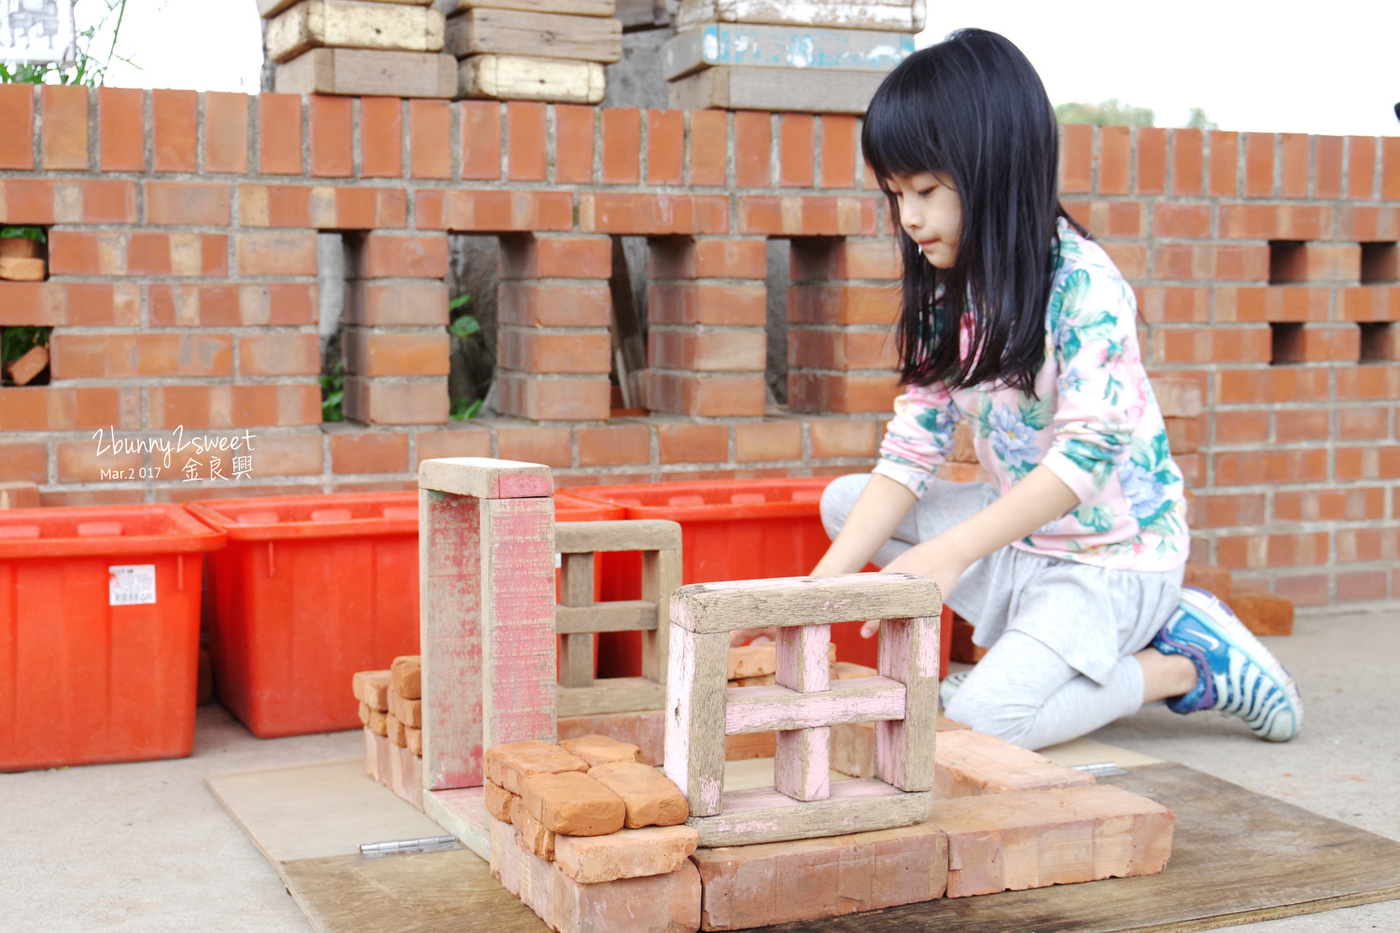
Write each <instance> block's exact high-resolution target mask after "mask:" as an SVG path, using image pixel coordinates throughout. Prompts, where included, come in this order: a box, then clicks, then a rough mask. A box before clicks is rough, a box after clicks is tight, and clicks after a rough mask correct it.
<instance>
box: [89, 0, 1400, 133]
mask: <svg viewBox="0 0 1400 933" xmlns="http://www.w3.org/2000/svg"><path fill="white" fill-rule="evenodd" d="M105 5H106V0H78V6H77V9H78V18H79V28H81V27H82V25H83V17H84V9H85V8H87V9H88V10H96V9H100V8H103V7H105ZM928 8H929V13H928V28H927V29H926V30H925V31H924V32H923V33H921V34H920V35H919V36H918V38H917V42H918V44H919V45H921V46H923V45H929V44H932V43H934V42H937V41H938V40H939V39H941V38H942V37H943V36H944V35H946V34H947V33H948V32H950V31H952V30H953V29H956V28H959V27H962V26H980V27H982V28H984V29H991V30H994V31H996V32H1000V33H1002V34H1003V35H1005V36H1006V37H1007V38H1009V39H1011V40H1012V41H1013V42H1015V43H1016V44H1017V45H1019V46H1020V47H1021V49H1022V51H1024V52H1025V53H1026V56H1027V57H1028V58H1029V59H1030V60H1031V62H1032V64H1034V65H1035V66H1036V69H1037V70H1038V71H1039V72H1040V75H1041V78H1042V79H1043V80H1044V81H1045V85H1046V90H1047V91H1048V92H1049V94H1050V99H1051V100H1052V101H1053V102H1054V103H1056V104H1061V103H1065V102H1067V101H1082V102H1087V103H1098V102H1101V101H1104V100H1107V99H1109V98H1117V99H1119V100H1120V101H1123V102H1125V103H1129V104H1132V105H1135V106H1138V107H1150V108H1152V110H1154V111H1155V112H1156V117H1157V121H1156V122H1157V125H1158V126H1180V125H1182V124H1184V123H1185V122H1186V119H1187V115H1188V113H1189V110H1190V108H1191V107H1201V108H1202V109H1204V110H1205V112H1206V114H1207V116H1208V117H1209V118H1210V119H1211V120H1213V121H1214V122H1215V123H1217V124H1219V125H1220V127H1221V128H1222V129H1229V130H1246V131H1248V130H1255V131H1276V132H1295V133H1319V134H1335V135H1344V134H1354V135H1363V136H1381V135H1387V136H1395V135H1400V122H1397V120H1396V117H1395V113H1394V109H1393V108H1394V105H1395V103H1396V102H1397V101H1400V52H1397V43H1400V0H1328V2H1326V3H1320V2H1316V0H1311V2H1307V3H1304V2H1296V3H1278V2H1272V3H1266V2H1263V0H1172V2H1171V3H1146V2H1142V0H1074V2H1069V3H1047V2H1045V0H928ZM122 33H123V39H122V42H121V44H120V47H119V50H120V51H121V52H122V53H123V54H124V55H126V56H127V57H128V58H130V59H132V61H133V62H135V63H136V65H138V66H139V70H138V69H137V68H132V67H129V66H126V65H122V64H116V65H114V66H113V68H112V70H111V72H110V73H109V77H108V83H109V84H114V85H121V86H127V87H181V88H194V89H196V90H217V91H238V90H242V91H247V92H250V93H253V92H256V91H257V89H258V73H259V69H260V68H261V66H262V48H261V32H260V28H259V22H258V16H257V8H256V4H255V3H254V0H128V9H127V14H126V22H125V23H124V24H123V27H122Z"/></svg>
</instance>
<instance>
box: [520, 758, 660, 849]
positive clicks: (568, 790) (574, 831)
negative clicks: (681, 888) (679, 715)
mask: <svg viewBox="0 0 1400 933" xmlns="http://www.w3.org/2000/svg"><path fill="white" fill-rule="evenodd" d="M603 767H604V768H607V767H617V766H616V765H604V766H603ZM638 767H642V768H645V767H646V765H639V766H638ZM505 786H506V787H507V789H509V785H505ZM519 786H520V791H521V793H520V799H521V800H522V801H523V802H524V804H525V809H526V811H527V812H529V814H530V815H531V816H533V817H534V818H535V819H536V820H539V822H540V825H542V826H543V827H544V828H545V829H548V830H550V831H551V832H556V833H562V834H563V835H565V836H604V835H607V834H608V833H615V832H617V831H618V830H619V829H621V828H622V827H623V825H624V823H625V821H626V818H627V805H626V804H625V803H624V802H623V800H622V798H621V797H619V796H618V795H617V794H616V793H614V792H613V791H612V790H609V789H608V788H607V787H606V786H605V785H603V784H602V783H601V782H600V781H598V780H596V779H595V778H593V777H591V776H590V775H588V774H583V773H581V772H579V771H561V772H557V773H536V774H531V775H529V776H528V777H526V778H524V779H523V780H522V781H521V782H520V785H519Z"/></svg>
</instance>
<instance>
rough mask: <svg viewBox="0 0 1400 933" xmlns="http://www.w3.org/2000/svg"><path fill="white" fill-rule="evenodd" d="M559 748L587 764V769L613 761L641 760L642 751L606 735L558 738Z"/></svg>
mask: <svg viewBox="0 0 1400 933" xmlns="http://www.w3.org/2000/svg"><path fill="white" fill-rule="evenodd" d="M559 747H560V748H563V749H564V750H565V751H567V752H568V753H569V754H571V755H576V756H577V757H579V758H582V759H583V760H584V761H586V762H588V767H589V768H596V767H598V766H599V765H605V764H611V763H612V762H614V761H635V762H640V761H641V760H642V750H641V749H640V748H639V747H637V746H636V745H633V744H632V743H631V742H619V741H618V740H617V739H613V738H609V737H608V736H606V735H597V734H593V735H584V736H580V737H579V738H576V739H565V738H560V740H559Z"/></svg>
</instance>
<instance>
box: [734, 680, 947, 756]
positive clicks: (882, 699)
mask: <svg viewBox="0 0 1400 933" xmlns="http://www.w3.org/2000/svg"><path fill="white" fill-rule="evenodd" d="M725 692H726V695H727V697H728V703H727V704H726V708H725V716H724V731H725V733H726V734H728V735H743V734H745V733H748V732H771V731H774V730H782V729H812V728H815V727H817V726H834V725H838V724H841V723H848V722H875V721H883V720H891V719H899V718H901V717H903V716H904V714H905V709H906V706H905V686H904V684H902V683H900V682H899V681H897V680H894V679H892V678H889V677H861V678H856V679H852V680H839V681H837V682H836V683H834V684H832V685H831V687H830V689H827V690H823V691H821V692H819V693H802V692H800V691H797V690H790V689H788V688H787V687H783V686H779V685H775V686H772V687H729V688H728V689H727V690H726V691H725ZM930 753H931V750H930Z"/></svg>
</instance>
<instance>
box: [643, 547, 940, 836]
mask: <svg viewBox="0 0 1400 933" xmlns="http://www.w3.org/2000/svg"><path fill="white" fill-rule="evenodd" d="M941 606H942V601H941V599H940V596H939V593H938V587H937V585H935V584H934V583H933V582H932V581H930V580H928V579H926V578H923V577H915V576H909V575H904V574H854V575H850V576H844V577H827V578H812V577H791V578H786V579H776V580H747V581H738V582H732V583H709V584H697V585H694V586H685V587H681V588H680V589H679V590H678V591H677V592H676V594H675V596H674V597H673V598H672V602H671V617H672V620H673V626H672V629H673V630H672V633H671V666H670V685H669V690H668V694H667V697H668V700H667V719H666V773H667V775H668V776H669V777H670V778H671V779H672V780H673V781H675V782H676V784H677V786H679V787H680V788H681V791H682V793H684V794H685V796H686V800H687V802H688V803H689V805H690V812H691V819H690V821H689V823H690V825H691V826H694V827H695V828H696V829H697V830H698V831H699V833H700V837H701V844H702V845H741V844H752V843H760V842H774V841H780V840H785V839H800V838H810V837H815V836H831V835H839V834H842V833H850V832H859V831H865V830H874V829H888V828H893V827H896V826H907V825H909V824H911V823H915V822H918V821H919V820H921V819H925V818H927V816H928V812H929V807H930V806H931V801H932V795H931V793H930V791H931V789H932V787H933V778H934V771H933V748H934V735H935V732H936V729H937V720H938V703H937V687H938V662H939V657H938V613H939V611H940V609H941ZM864 619H878V620H880V646H879V657H880V666H879V675H878V676H875V677H865V678H853V679H849V680H841V681H837V682H836V683H834V684H833V683H832V682H831V680H830V668H829V661H828V655H827V650H828V646H829V644H830V626H831V625H832V624H834V623H838V622H848V621H855V620H864ZM769 625H776V626H778V627H779V635H778V646H777V678H776V679H777V681H778V682H777V683H776V684H774V685H771V686H756V687H727V684H726V677H727V674H728V672H729V635H730V632H732V631H737V630H744V629H754V628H761V627H764V626H769ZM872 721H873V722H875V723H876V727H875V728H876V754H875V758H876V767H875V772H876V774H875V777H874V778H870V779H866V780H861V781H850V782H841V784H840V785H839V786H832V785H831V784H830V782H829V780H828V775H829V746H830V733H831V727H832V726H833V725H836V724H844V723H860V722H872ZM769 731H773V732H776V748H775V762H774V773H775V782H774V787H773V789H771V790H760V791H747V792H739V793H733V794H729V795H725V794H724V793H723V780H724V758H725V736H726V735H744V734H750V733H763V732H769Z"/></svg>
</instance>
